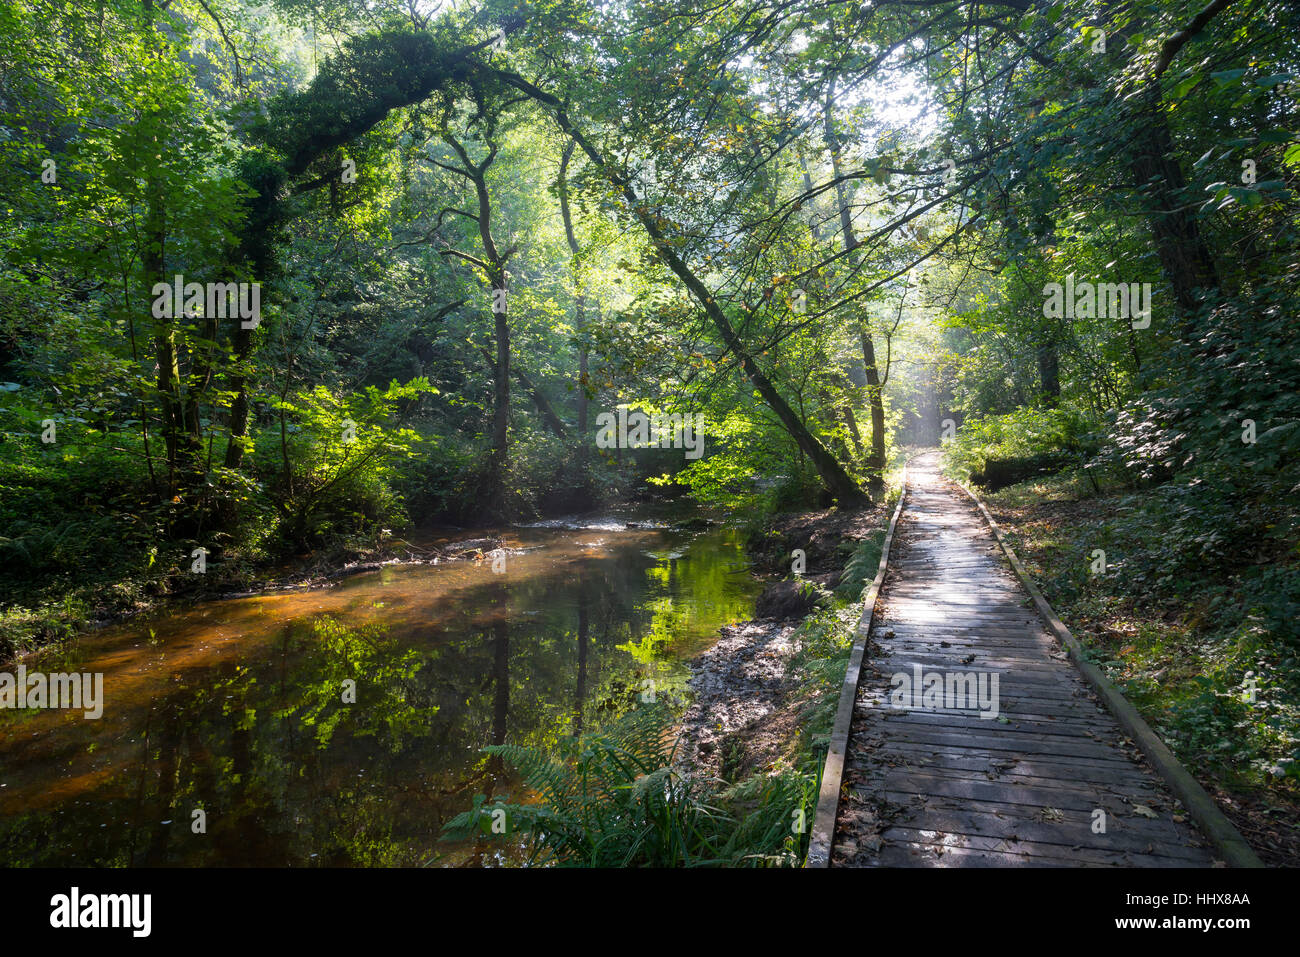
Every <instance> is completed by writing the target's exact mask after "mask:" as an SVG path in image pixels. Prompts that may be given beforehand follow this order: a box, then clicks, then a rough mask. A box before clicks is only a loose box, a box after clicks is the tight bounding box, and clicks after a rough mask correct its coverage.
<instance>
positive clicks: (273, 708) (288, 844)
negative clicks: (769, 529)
mask: <svg viewBox="0 0 1300 957" xmlns="http://www.w3.org/2000/svg"><path fill="white" fill-rule="evenodd" d="M633 522H636V519H635V518H634V517H632V516H623V515H620V516H604V517H601V518H589V519H575V520H571V521H552V522H546V523H539V524H538V525H533V526H523V527H519V526H516V527H511V528H509V529H506V530H504V531H499V532H498V534H500V535H501V536H502V537H503V538H504V539H505V543H506V545H507V547H508V548H509V549H510V551H509V553H508V555H507V556H506V559H505V570H504V572H500V571H494V570H493V566H492V561H491V559H490V558H489V559H487V560H482V561H479V560H473V559H471V560H461V561H453V562H444V563H441V564H436V565H392V566H387V567H385V568H383V569H382V570H379V571H373V572H366V573H364V574H359V575H355V576H352V577H350V578H346V579H342V580H341V581H339V582H337V583H336V584H334V585H333V586H331V587H327V588H319V589H312V590H297V591H285V592H276V593H267V594H263V595H258V596H255V597H248V598H234V599H226V600H219V601H209V602H204V603H201V604H196V605H193V606H191V607H187V608H179V609H171V610H169V611H166V612H163V613H160V614H158V615H155V616H151V617H149V618H144V617H141V618H137V619H132V620H130V621H127V622H124V623H120V624H117V625H113V626H110V627H107V628H104V629H100V630H96V631H92V632H90V633H88V634H86V635H84V636H82V637H81V638H80V639H79V640H77V641H74V642H71V643H70V644H69V645H68V646H66V647H64V648H60V649H57V650H55V651H52V652H50V653H47V654H46V655H44V656H43V657H41V658H39V659H36V660H31V659H28V660H27V661H25V662H24V664H25V665H26V667H27V671H28V672H29V673H30V672H33V671H43V672H65V673H73V672H83V673H84V672H89V673H102V674H103V676H104V677H103V686H104V706H103V715H102V717H100V718H99V719H97V720H95V719H87V718H86V717H85V716H84V714H83V712H82V711H71V710H53V709H31V708H29V709H25V710H16V709H0V865H3V866H24V865H34V866H161V865H182V866H247V865H255V866H314V865H321V866H413V865H425V866H428V865H433V866H471V867H473V866H498V865H508V864H511V863H515V862H517V861H519V860H521V859H522V849H521V848H520V847H519V846H517V844H515V845H512V844H510V843H508V842H503V841H502V840H500V839H497V840H483V841H475V842H466V843H454V842H449V841H446V840H443V839H441V833H440V832H441V828H442V825H443V823H444V822H445V821H447V820H448V819H450V818H451V817H452V816H454V815H455V814H457V813H459V812H460V811H463V810H465V809H467V808H469V807H470V802H471V801H472V799H473V797H474V795H476V794H504V793H510V794H511V795H512V796H514V797H515V798H516V799H520V798H526V795H524V794H523V793H522V792H521V790H520V788H519V784H518V782H517V781H515V780H513V779H512V778H511V777H510V776H509V772H508V771H502V770H501V769H500V768H499V767H498V766H497V763H495V762H489V760H488V758H487V756H486V755H484V754H483V753H482V750H481V749H482V748H483V747H484V746H486V745H490V744H494V743H503V742H506V743H511V744H519V745H527V746H533V747H540V748H546V747H548V746H553V745H554V743H555V742H556V741H557V739H558V738H560V737H562V736H565V735H570V734H575V733H580V732H582V731H584V730H590V729H591V728H593V727H596V726H598V725H599V724H600V723H601V722H602V721H605V720H608V719H609V718H611V717H613V716H615V715H617V714H620V713H622V712H623V711H625V710H627V709H628V708H630V707H632V706H633V704H634V703H635V701H636V696H637V694H638V693H639V692H641V691H642V690H644V688H645V687H646V685H645V682H646V681H647V680H652V681H653V682H654V688H655V691H656V693H657V694H666V695H676V696H682V697H684V696H685V694H686V682H687V680H688V678H689V677H690V668H689V665H688V661H689V659H690V658H691V657H692V656H694V655H696V654H698V653H699V652H701V651H703V650H704V649H706V648H708V647H709V645H710V644H711V643H712V642H713V641H714V640H715V638H716V633H717V630H718V628H719V627H720V626H722V625H724V624H728V623H731V622H735V621H740V620H744V619H746V618H749V617H750V615H751V613H752V610H753V604H754V598H755V596H756V594H757V592H758V590H759V587H760V586H759V583H758V582H757V581H756V580H755V579H754V578H753V577H752V576H751V574H750V572H749V564H748V561H747V559H746V556H745V553H744V550H743V548H742V545H741V540H740V536H739V534H738V532H736V531H735V530H733V529H730V528H726V527H720V526H713V527H710V528H708V529H706V530H704V531H683V530H679V529H675V528H673V527H671V526H668V525H666V524H661V525H659V526H657V527H646V524H648V525H652V526H653V525H654V523H646V524H641V523H639V522H636V524H629V523H633ZM481 534H483V533H482V532H473V533H471V532H464V533H458V534H457V535H456V536H455V539H459V540H463V539H468V538H472V537H475V536H477V535H481ZM436 542H437V540H436V539H431V540H429V541H428V543H431V544H436ZM418 543H419V542H418V541H417V544H418ZM10 670H11V671H12V669H10ZM350 683H354V684H350ZM350 689H354V692H353V691H351V690H350ZM350 694H351V696H352V697H353V698H354V699H355V700H354V702H349V701H345V699H346V698H348V697H349V695H350ZM196 811H198V812H201V814H196V813H195V812H196ZM200 824H202V825H203V827H202V828H200V827H199V825H200Z"/></svg>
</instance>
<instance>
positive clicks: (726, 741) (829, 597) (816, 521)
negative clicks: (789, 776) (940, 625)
mask: <svg viewBox="0 0 1300 957" xmlns="http://www.w3.org/2000/svg"><path fill="white" fill-rule="evenodd" d="M888 520H889V509H888V508H887V507H885V506H884V505H882V506H879V507H872V508H864V509H853V510H840V509H822V510H815V511H804V512H797V513H786V514H782V515H777V516H774V517H772V518H771V519H768V520H767V521H765V522H763V523H762V524H761V525H759V526H757V527H755V528H753V529H752V530H751V534H750V538H749V541H748V548H749V551H750V553H751V554H752V555H753V556H754V558H755V562H756V566H757V570H758V571H759V572H760V573H764V574H766V575H767V576H769V579H770V580H769V583H768V585H767V587H766V588H765V590H764V592H763V594H762V595H760V597H759V599H758V602H757V606H756V617H755V618H754V619H753V620H750V621H745V622H741V623H739V624H736V625H732V626H728V627H726V628H723V629H722V630H721V633H720V636H719V638H718V641H717V642H716V643H715V644H714V645H713V646H711V647H710V648H709V649H708V650H707V651H705V652H704V653H703V654H701V655H699V656H697V657H696V658H695V659H693V660H692V662H691V667H692V677H691V680H690V690H691V692H692V694H693V696H694V697H693V700H692V703H691V705H690V707H689V708H688V709H687V711H686V713H685V714H684V716H683V719H682V761H683V763H684V764H685V765H686V766H689V767H691V768H693V769H694V770H695V771H696V772H697V773H704V774H707V775H709V776H712V777H716V778H719V779H721V780H722V781H725V782H727V783H728V784H731V785H735V784H739V783H741V782H744V781H746V780H752V779H754V778H757V777H763V776H771V775H777V774H782V773H789V772H796V773H801V774H804V775H806V776H808V777H809V778H810V781H812V782H814V783H815V779H816V777H817V775H818V774H819V772H820V768H821V762H822V757H823V754H824V750H825V744H826V739H827V735H828V734H829V731H830V725H831V716H832V713H833V709H834V702H835V696H836V693H837V691H838V688H839V685H840V682H841V681H842V679H843V670H844V665H845V663H846V662H847V659H848V653H849V649H850V648H851V646H852V633H853V628H854V626H855V625H856V623H857V620H858V618H860V617H861V613H862V604H861V600H862V592H863V590H864V589H865V587H866V585H867V583H868V582H870V581H871V579H872V578H873V577H874V576H875V572H876V566H877V563H878V561H879V555H880V552H879V548H880V542H881V540H882V538H883V535H884V529H885V526H886V525H887V524H888ZM796 550H798V552H796ZM799 552H801V553H802V554H801V555H800V554H798V553H799ZM792 566H794V567H799V568H801V569H802V571H803V572H805V573H806V574H801V575H798V576H796V575H794V572H793V568H792ZM782 573H784V577H776V576H778V575H782ZM811 790H812V791H813V792H814V793H815V788H812V789H811ZM808 813H810V812H808Z"/></svg>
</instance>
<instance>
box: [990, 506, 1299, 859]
mask: <svg viewBox="0 0 1300 957" xmlns="http://www.w3.org/2000/svg"><path fill="white" fill-rule="evenodd" d="M984 497H985V500H986V503H987V505H988V507H989V510H990V512H991V513H992V515H993V517H994V519H995V520H996V521H997V522H998V523H999V524H1000V525H1002V527H1003V528H1004V530H1006V531H1007V532H1008V534H1009V537H1010V539H1011V542H1012V545H1013V547H1014V548H1015V549H1016V552H1017V554H1018V555H1019V556H1020V557H1021V559H1022V560H1023V561H1024V562H1025V564H1026V566H1027V568H1028V569H1029V572H1030V574H1031V575H1033V577H1034V578H1035V580H1036V581H1037V582H1038V584H1039V586H1040V587H1041V588H1042V590H1043V593H1044V594H1045V595H1046V597H1047V600H1048V601H1049V602H1050V603H1051V604H1052V607H1053V608H1054V609H1055V610H1056V613H1057V614H1058V615H1060V617H1061V619H1062V620H1063V621H1064V622H1065V624H1066V625H1067V627H1069V628H1070V630H1071V631H1072V632H1073V633H1074V634H1075V636H1076V637H1077V638H1078V639H1079V640H1080V641H1081V642H1082V643H1083V644H1084V647H1085V648H1089V649H1095V650H1096V652H1097V654H1098V656H1099V658H1100V659H1104V660H1105V667H1106V670H1108V671H1109V672H1110V677H1111V679H1112V680H1113V681H1116V682H1117V683H1118V684H1119V685H1120V687H1121V689H1122V690H1124V692H1125V695H1126V697H1128V698H1129V699H1130V700H1131V701H1132V702H1133V704H1134V705H1135V706H1136V707H1137V709H1138V710H1139V711H1140V712H1141V713H1142V715H1143V717H1144V718H1145V719H1146V720H1147V721H1148V722H1150V723H1151V724H1152V726H1153V727H1156V728H1158V729H1162V730H1161V733H1162V736H1163V737H1165V740H1166V743H1167V744H1169V745H1170V747H1171V748H1172V749H1173V750H1174V752H1175V753H1176V754H1177V755H1178V758H1179V760H1180V761H1182V762H1183V764H1184V765H1185V766H1186V767H1187V768H1188V770H1190V771H1191V772H1192V773H1193V774H1194V775H1195V776H1196V777H1197V779H1198V780H1199V781H1200V783H1201V784H1202V786H1203V787H1205V789H1206V790H1207V791H1209V792H1210V794H1211V795H1212V796H1213V797H1214V799H1215V801H1216V802H1217V803H1218V805H1219V807H1220V808H1221V809H1222V810H1223V813H1224V814H1226V815H1227V816H1228V817H1229V818H1230V819H1231V820H1232V822H1233V824H1234V825H1236V827H1237V828H1238V829H1239V830H1240V831H1241V833H1242V835H1243V836H1244V837H1245V838H1246V839H1247V840H1248V841H1249V842H1250V844H1251V846H1252V847H1253V848H1254V849H1255V851H1256V853H1258V854H1259V856H1260V858H1261V859H1262V860H1263V861H1264V862H1265V863H1266V864H1269V865H1274V866H1290V867H1295V866H1300V788H1297V786H1296V783H1295V779H1294V778H1287V779H1280V780H1279V779H1274V780H1273V781H1269V780H1268V778H1267V777H1265V776H1263V775H1260V774H1254V775H1248V774H1242V773H1234V772H1232V771H1230V770H1229V769H1230V767H1231V766H1232V765H1233V764H1237V765H1238V766H1240V765H1243V764H1245V763H1246V762H1243V761H1238V762H1232V761H1229V762H1227V763H1226V765H1225V762H1224V761H1223V760H1219V761H1217V762H1216V761H1215V760H1214V759H1213V757H1212V755H1210V754H1209V753H1207V751H1206V749H1205V748H1204V747H1203V746H1200V745H1198V744H1196V743H1194V742H1189V741H1187V740H1183V739H1184V738H1187V737H1189V735H1188V734H1187V732H1186V727H1187V721H1188V719H1181V720H1182V722H1183V723H1182V724H1181V725H1178V722H1179V720H1180V719H1179V718H1178V716H1177V715H1178V709H1179V708H1180V706H1183V705H1184V704H1185V699H1183V698H1182V697H1181V696H1182V694H1183V693H1184V687H1185V686H1186V684H1187V682H1188V680H1195V679H1196V677H1197V676H1198V675H1202V674H1204V672H1205V671H1206V669H1207V667H1208V665H1207V660H1206V657H1205V656H1206V655H1207V654H1212V652H1210V651H1207V649H1210V648H1212V646H1213V645H1214V643H1215V641H1216V637H1215V636H1214V635H1212V634H1210V633H1209V632H1208V626H1206V625H1205V624H1204V621H1203V616H1202V615H1201V614H1199V613H1198V611H1197V609H1196V607H1194V606H1193V605H1191V604H1188V605H1186V606H1184V607H1183V608H1182V609H1181V610H1173V609H1170V608H1169V607H1168V606H1164V607H1157V606H1154V605H1153V604H1152V603H1151V602H1149V601H1147V599H1146V597H1145V595H1144V594H1143V591H1142V588H1141V586H1140V585H1138V584H1129V585H1126V586H1124V590H1123V592H1122V593H1121V594H1119V595H1112V596H1106V597H1104V598H1099V597H1098V596H1097V595H1096V594H1095V593H1093V592H1089V591H1088V590H1086V589H1084V590H1081V589H1079V588H1078V587H1077V585H1074V586H1072V585H1071V581H1072V569H1071V567H1070V566H1071V564H1072V563H1073V564H1077V556H1078V555H1079V554H1080V550H1079V549H1080V547H1082V546H1080V545H1079V543H1080V542H1083V543H1085V544H1088V543H1090V542H1095V540H1096V538H1097V529H1098V528H1099V527H1105V526H1106V525H1107V524H1109V523H1123V522H1126V521H1128V522H1131V516H1132V515H1133V514H1134V512H1135V510H1136V511H1137V512H1138V513H1140V512H1141V510H1142V507H1141V502H1140V498H1141V493H1139V494H1138V496H1136V498H1137V499H1138V501H1136V502H1135V501H1134V498H1135V496H1133V495H1128V496H1124V497H1121V496H1118V495H1115V496H1110V495H1102V496H1099V497H1098V496H1092V495H1088V494H1086V492H1083V491H1082V487H1081V486H1072V485H1070V484H1069V483H1066V482H1063V481H1056V480H1049V481H1046V482H1027V483H1023V484H1022V485H1019V486H1013V487H1012V488H1010V489H1006V490H1004V491H1003V492H999V493H997V494H994V495H989V496H984ZM1083 554H1087V552H1086V551H1084V552H1083ZM1171 725H1178V726H1179V733H1175V734H1172V735H1171V734H1170V733H1168V730H1167V729H1168V728H1169V727H1170V726H1171ZM1207 733H1208V732H1207ZM1232 733H1235V732H1230V734H1232ZM1231 743H1232V744H1233V745H1234V746H1236V745H1237V744H1238V742H1237V741H1232V742H1231Z"/></svg>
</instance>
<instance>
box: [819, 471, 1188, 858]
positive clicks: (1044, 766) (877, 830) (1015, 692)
mask: <svg viewBox="0 0 1300 957" xmlns="http://www.w3.org/2000/svg"><path fill="white" fill-rule="evenodd" d="M937 462H938V453H937V452H931V453H926V454H925V455H923V456H920V457H918V458H917V459H915V460H914V461H913V464H912V466H911V467H910V468H909V470H908V484H909V488H910V491H909V493H908V499H907V502H906V505H905V507H904V511H903V516H902V518H901V519H900V521H899V527H898V537H897V538H896V540H895V542H894V545H893V549H894V551H893V554H891V557H890V563H889V571H888V573H887V575H886V578H885V582H884V587H883V589H882V591H881V595H880V600H879V603H878V605H877V611H876V617H875V620H874V622H873V624H872V629H871V641H870V643H869V645H868V647H867V658H866V660H865V661H864V663H863V669H862V676H861V680H860V684H859V686H858V695H857V700H856V702H855V704H854V711H853V722H852V730H851V734H850V738H849V745H848V751H847V760H846V763H845V770H844V785H843V788H842V789H841V801H840V812H839V819H838V822H837V824H836V830H835V838H834V842H833V848H832V854H831V865H832V866H835V867H871V866H902V867H987V866H1049V867H1068V866H1122V867H1205V866H1209V865H1210V864H1211V863H1212V861H1213V855H1212V853H1211V850H1210V847H1209V845H1208V843H1207V842H1205V841H1204V840H1203V838H1202V837H1201V836H1200V835H1199V833H1198V832H1197V831H1196V830H1195V828H1194V827H1193V825H1192V824H1191V822H1190V821H1188V820H1185V815H1184V813H1183V812H1182V810H1181V809H1180V808H1179V807H1177V806H1176V805H1175V803H1174V799H1173V797H1172V796H1171V795H1170V794H1169V792H1168V789H1167V788H1166V787H1165V785H1164V782H1163V781H1162V780H1161V779H1160V778H1159V777H1158V776H1157V775H1156V774H1155V773H1154V772H1153V771H1151V770H1150V769H1149V767H1147V766H1146V764H1145V763H1144V761H1143V759H1142V758H1141V756H1140V754H1139V752H1138V751H1137V749H1136V747H1135V746H1134V745H1133V744H1132V743H1131V742H1130V741H1128V740H1127V739H1126V738H1125V737H1124V733H1123V731H1122V730H1121V729H1120V727H1119V725H1118V724H1117V723H1116V722H1115V720H1114V718H1112V717H1111V715H1110V713H1109V712H1108V711H1106V710H1105V709H1104V708H1103V707H1102V706H1101V704H1100V703H1099V701H1098V699H1097V698H1096V697H1095V695H1094V694H1093V693H1092V691H1091V689H1090V688H1089V687H1088V686H1087V684H1086V682H1085V681H1084V679H1083V678H1082V676H1081V675H1080V674H1079V673H1078V671H1077V669H1076V668H1075V666H1074V665H1073V664H1072V663H1071V662H1070V661H1069V660H1068V659H1067V658H1066V656H1065V655H1064V653H1063V652H1062V650H1061V648H1060V647H1059V645H1058V644H1057V642H1056V641H1055V639H1054V638H1053V637H1052V635H1051V634H1050V633H1049V632H1048V631H1047V630H1046V628H1045V626H1044V625H1043V623H1042V621H1041V620H1040V619H1039V617H1038V615H1037V614H1036V613H1035V612H1034V610H1033V607H1032V605H1030V604H1029V598H1028V595H1027V594H1026V593H1025V592H1024V590H1023V589H1022V588H1021V587H1020V584H1019V582H1018V581H1017V580H1016V578H1015V576H1014V575H1013V574H1012V572H1011V570H1010V568H1009V566H1008V565H1007V563H1006V559H1005V558H1004V556H1003V555H1002V553H1001V551H1000V549H999V548H998V546H997V543H996V541H995V539H994V537H993V534H992V532H991V531H990V530H989V528H988V526H987V525H986V524H985V522H984V521H983V519H982V517H981V516H980V514H979V511H978V510H977V509H976V508H975V506H974V504H973V503H972V502H971V500H970V498H969V497H968V496H967V495H966V494H965V493H964V492H963V491H962V490H961V489H960V488H958V487H956V486H954V485H952V484H951V483H950V482H948V481H947V480H945V479H944V478H943V477H942V476H941V475H940V474H939V473H938V469H937ZM918 673H919V674H920V675H921V681H920V684H921V687H918V688H916V689H915V690H914V691H913V690H912V689H910V688H909V687H908V685H907V684H905V683H904V680H903V678H904V677H905V678H906V679H907V682H908V683H915V679H916V676H917V675H918ZM931 675H937V676H938V679H942V681H943V685H942V687H943V688H944V689H945V690H946V689H949V688H950V689H951V693H950V694H948V695H947V697H946V700H945V699H944V698H941V697H939V696H938V695H935V694H934V693H933V692H932V695H931V697H929V698H926V697H923V690H924V687H925V685H926V684H927V682H929V683H931V684H932V683H933V682H934V681H935V680H938V679H935V678H930V677H929V676H931ZM994 676H996V679H997V694H996V696H994V695H993V694H992V690H993V679H994ZM981 683H982V684H981ZM970 688H976V689H979V690H982V691H983V692H984V694H983V695H982V696H980V695H978V694H977V695H972V696H970V697H963V696H961V695H960V692H963V691H965V690H967V689H970ZM995 710H996V716H993V715H994V711H995ZM1099 812H1100V813H1099ZM1103 814H1104V817H1103ZM1103 826H1104V830H1103V829H1102V828H1103Z"/></svg>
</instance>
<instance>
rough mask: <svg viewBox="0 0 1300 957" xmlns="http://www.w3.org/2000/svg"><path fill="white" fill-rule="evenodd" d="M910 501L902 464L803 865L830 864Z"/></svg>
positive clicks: (847, 672)
mask: <svg viewBox="0 0 1300 957" xmlns="http://www.w3.org/2000/svg"><path fill="white" fill-rule="evenodd" d="M906 501H907V465H906V464H904V466H903V474H902V478H901V479H900V481H899V493H898V505H897V506H896V507H895V508H894V516H893V518H891V519H890V520H889V530H888V531H887V532H886V533H885V541H884V543H883V544H882V545H881V546H880V564H879V566H878V567H877V568H876V577H875V578H874V579H872V581H871V587H870V588H868V589H867V593H866V596H865V597H864V598H863V604H862V617H861V618H860V619H859V620H858V626H857V629H856V631H855V632H854V637H853V650H852V651H850V652H849V664H848V667H847V668H846V669H845V671H844V684H843V685H842V686H841V688H840V703H839V707H838V709H837V710H836V712H835V724H834V726H833V727H832V728H831V741H830V747H829V748H827V750H826V763H825V765H824V766H823V768H822V786H821V790H820V791H819V792H818V795H817V811H816V813H815V815H814V817H813V829H812V836H811V838H809V841H808V856H807V857H806V858H804V867H814V868H823V867H830V865H831V840H832V839H833V838H834V836H835V819H836V816H837V815H838V813H839V804H840V783H841V782H842V780H843V777H844V759H845V756H846V755H847V754H848V749H849V728H850V726H851V725H852V723H853V705H854V703H855V702H856V700H857V696H858V679H859V677H860V676H861V674H862V659H863V658H864V657H865V656H866V651H867V641H868V640H869V639H870V636H871V622H872V618H873V616H874V615H875V611H876V599H877V598H878V597H879V595H880V589H881V586H882V585H883V584H884V582H885V573H886V572H887V571H888V570H889V549H890V547H891V546H892V545H893V544H894V530H895V529H896V528H897V527H898V519H899V518H900V517H901V516H902V514H903V503H904V502H906Z"/></svg>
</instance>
